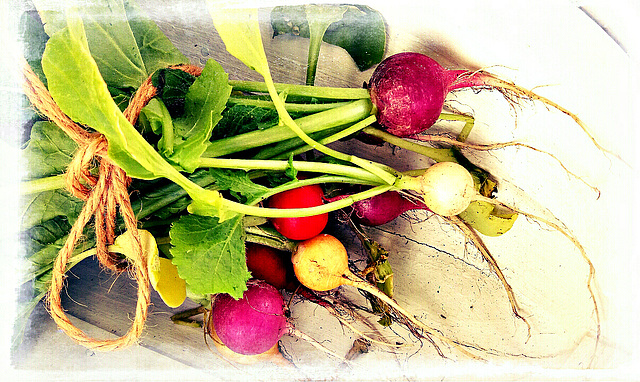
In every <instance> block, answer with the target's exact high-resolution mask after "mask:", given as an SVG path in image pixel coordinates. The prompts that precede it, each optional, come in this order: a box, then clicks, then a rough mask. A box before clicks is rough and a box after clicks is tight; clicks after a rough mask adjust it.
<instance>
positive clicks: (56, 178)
mask: <svg viewBox="0 0 640 382" xmlns="http://www.w3.org/2000/svg"><path fill="white" fill-rule="evenodd" d="M66 177H67V175H66V174H60V175H53V176H48V177H46V178H38V179H33V180H26V181H23V182H21V183H20V193H21V194H22V195H29V194H37V193H40V192H45V191H53V190H58V189H61V188H65V187H66V185H67V183H66Z"/></svg>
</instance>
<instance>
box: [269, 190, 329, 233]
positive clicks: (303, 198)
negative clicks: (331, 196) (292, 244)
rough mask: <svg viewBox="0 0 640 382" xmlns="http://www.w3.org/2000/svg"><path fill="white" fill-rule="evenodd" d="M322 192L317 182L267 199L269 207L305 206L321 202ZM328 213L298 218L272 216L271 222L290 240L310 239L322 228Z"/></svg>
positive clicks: (326, 220) (325, 223) (324, 225)
mask: <svg viewBox="0 0 640 382" xmlns="http://www.w3.org/2000/svg"><path fill="white" fill-rule="evenodd" d="M323 197H324V193H323V192H322V188H321V187H320V186H319V185H317V184H312V185H309V186H304V187H298V188H294V189H292V190H288V191H284V192H281V193H279V194H276V195H273V196H272V197H270V198H269V200H268V201H267V205H268V206H269V207H271V208H307V207H316V206H319V205H322V204H323ZM328 221H329V214H328V213H324V214H319V215H313V216H305V217H299V218H273V219H271V223H272V224H273V226H274V227H275V229H276V230H277V231H278V232H280V233H281V234H282V235H284V236H286V237H287V238H289V239H291V240H306V239H310V238H312V237H314V236H316V235H317V234H319V233H320V232H322V230H324V228H325V227H326V225H327V222H328Z"/></svg>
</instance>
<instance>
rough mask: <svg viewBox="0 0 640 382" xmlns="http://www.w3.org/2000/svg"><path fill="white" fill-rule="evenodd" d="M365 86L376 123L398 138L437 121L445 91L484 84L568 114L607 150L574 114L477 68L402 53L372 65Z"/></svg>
mask: <svg viewBox="0 0 640 382" xmlns="http://www.w3.org/2000/svg"><path fill="white" fill-rule="evenodd" d="M368 87H369V92H370V96H371V101H372V103H373V105H374V106H375V107H376V109H377V120H378V122H379V123H380V124H381V125H382V126H383V127H384V128H385V129H386V130H387V131H388V132H389V133H390V134H393V135H395V136H398V137H408V136H412V135H416V134H419V133H421V132H423V131H425V130H427V129H428V128H429V127H431V126H432V125H433V124H434V123H435V122H436V121H437V120H438V117H439V116H440V113H441V111H442V107H443V105H444V101H445V97H446V96H447V94H448V93H449V92H451V91H453V90H457V89H461V88H467V87H486V88H491V89H496V90H498V91H500V92H502V93H504V94H505V95H507V97H508V98H509V99H517V98H528V99H531V100H536V101H540V102H542V103H544V104H545V105H548V106H550V107H553V108H555V109H557V110H559V111H560V112H562V113H564V114H566V115H568V116H569V117H571V118H572V119H573V120H574V121H575V122H576V123H577V124H578V125H579V126H580V127H581V128H582V130H583V131H584V132H585V133H586V134H587V135H588V136H589V138H590V139H591V141H592V142H593V143H594V144H595V145H596V147H598V148H599V149H600V150H603V151H605V152H609V151H607V150H606V149H604V148H603V147H602V146H601V145H600V144H599V143H598V142H597V141H596V140H595V138H594V137H593V136H592V135H591V133H590V132H589V130H588V129H587V127H586V125H585V124H584V123H583V122H582V121H581V120H580V118H578V116H576V115H575V114H573V113H571V112H570V111H569V110H567V109H565V108H563V107H562V106H560V105H558V104H556V103H555V102H553V101H551V100H549V99H547V98H545V97H542V96H540V95H537V94H535V93H533V92H531V91H529V90H527V89H524V88H522V87H519V86H517V85H515V84H513V83H510V82H508V81H505V80H502V79H500V78H498V77H496V76H495V75H493V74H490V73H487V72H484V71H481V70H480V71H469V70H464V69H458V70H450V69H446V68H443V67H442V66H441V65H440V64H439V63H437V62H436V61H435V60H433V59H431V58H430V57H428V56H425V55H424V54H420V53H414V52H404V53H398V54H394V55H392V56H390V57H388V58H386V59H385V60H383V61H382V62H381V63H380V64H379V65H378V66H377V67H376V69H375V71H374V73H373V75H372V76H371V79H370V81H369V85H368Z"/></svg>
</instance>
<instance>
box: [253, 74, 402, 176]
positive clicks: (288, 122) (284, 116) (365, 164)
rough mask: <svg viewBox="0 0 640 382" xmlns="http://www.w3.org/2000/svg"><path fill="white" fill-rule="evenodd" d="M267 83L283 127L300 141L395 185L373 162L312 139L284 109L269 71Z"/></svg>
mask: <svg viewBox="0 0 640 382" xmlns="http://www.w3.org/2000/svg"><path fill="white" fill-rule="evenodd" d="M263 76H264V79H265V83H266V84H267V89H268V90H269V95H270V96H271V99H272V100H273V103H274V104H275V105H276V110H278V115H279V116H280V121H281V123H282V124H283V125H285V126H288V127H289V128H290V129H291V130H292V131H293V132H294V133H295V134H296V135H297V136H298V137H300V139H302V140H303V141H304V142H305V143H306V144H308V145H309V146H311V147H312V148H313V149H314V150H317V151H320V152H321V153H323V154H325V155H329V156H331V157H334V158H336V159H338V160H342V161H345V162H351V163H353V164H355V165H357V166H360V167H362V168H363V169H365V170H367V171H370V172H371V173H372V174H375V175H377V176H378V177H380V179H382V180H384V181H385V182H386V183H387V184H394V183H395V181H396V176H395V175H393V174H390V173H388V172H386V171H385V170H383V169H381V168H380V167H378V166H376V165H375V164H374V163H373V162H371V161H368V160H366V159H362V158H359V157H357V156H354V155H349V154H345V153H342V152H339V151H336V150H333V149H330V148H329V147H327V146H324V145H321V144H320V143H318V142H316V141H314V140H313V139H311V138H310V137H309V136H308V135H307V134H306V133H305V132H304V131H303V130H302V129H301V128H300V126H298V125H297V124H296V122H295V121H294V120H293V119H292V118H291V116H290V115H289V113H287V111H286V110H285V109H284V102H283V101H282V99H281V98H280V95H279V94H278V92H277V90H276V88H275V86H274V84H273V80H272V79H271V74H270V73H269V71H266V72H265V73H263Z"/></svg>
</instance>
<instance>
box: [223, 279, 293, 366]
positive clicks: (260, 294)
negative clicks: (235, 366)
mask: <svg viewBox="0 0 640 382" xmlns="http://www.w3.org/2000/svg"><path fill="white" fill-rule="evenodd" d="M247 288H248V289H247V290H246V291H245V292H244V295H243V296H242V298H241V299H239V300H236V299H234V298H233V297H231V296H230V295H228V294H221V295H218V296H216V298H215V300H214V302H213V306H212V308H211V320H212V325H213V328H214V330H215V333H216V334H217V336H218V338H219V339H220V341H221V342H222V343H223V344H224V345H225V346H226V347H228V348H229V349H230V350H232V351H234V352H235V353H238V354H244V355H254V354H261V353H264V352H266V351H268V350H269V349H271V348H272V347H273V346H274V345H275V344H277V343H278V341H279V340H280V338H281V337H282V336H283V335H285V334H288V333H290V332H291V331H292V328H291V326H290V325H289V323H288V322H287V318H286V317H285V302H284V299H283V297H282V295H281V294H280V292H278V290H277V289H276V288H275V287H273V286H271V285H269V284H267V283H266V282H263V281H250V282H248V283H247Z"/></svg>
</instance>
